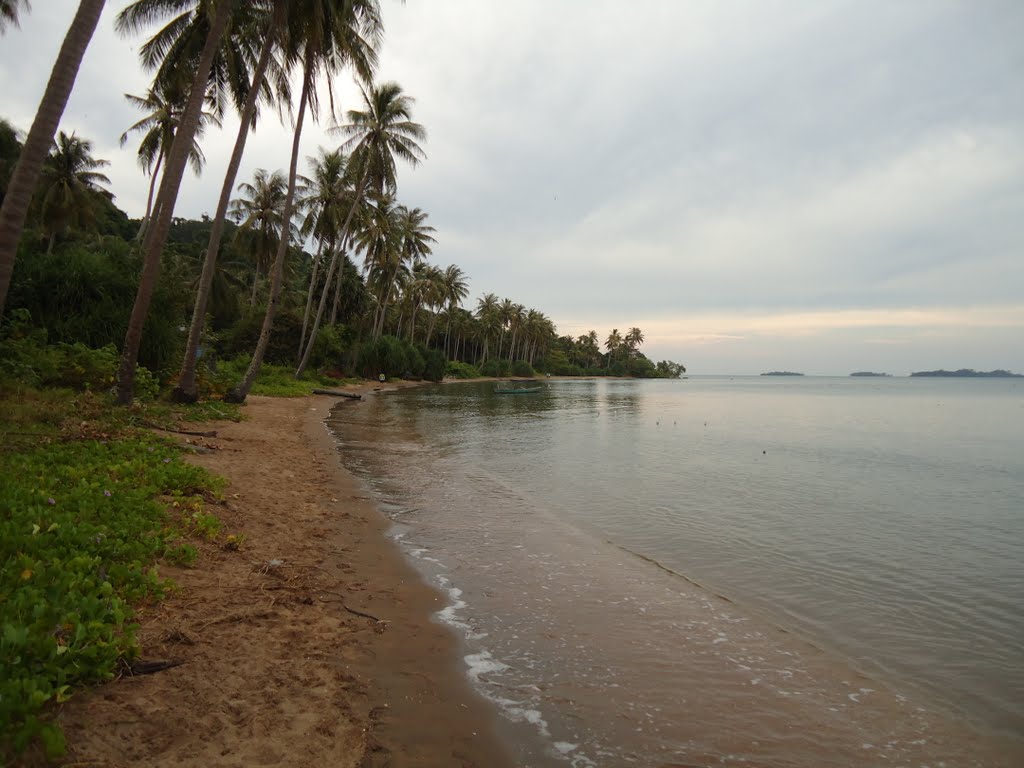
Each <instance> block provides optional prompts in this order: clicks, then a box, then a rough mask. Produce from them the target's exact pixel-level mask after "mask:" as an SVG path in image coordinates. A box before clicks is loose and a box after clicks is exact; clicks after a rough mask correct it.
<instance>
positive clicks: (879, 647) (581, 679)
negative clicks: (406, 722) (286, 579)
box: [327, 376, 1024, 768]
mask: <svg viewBox="0 0 1024 768" xmlns="http://www.w3.org/2000/svg"><path fill="white" fill-rule="evenodd" d="M496 386H497V385H496V384H495V383H494V382H468V383H452V384H443V385H436V386H424V387H417V388H410V389H403V390H397V391H389V392H381V393H378V394H376V395H374V396H372V397H370V398H368V399H367V400H365V401H363V402H359V403H343V404H340V405H339V406H338V407H336V408H335V409H334V410H333V411H332V413H331V416H330V418H329V419H328V422H327V423H328V427H329V428H330V430H331V431H332V433H333V434H334V436H335V439H336V442H337V446H338V453H339V456H340V459H341V461H342V463H343V464H344V465H345V466H346V467H347V468H348V469H350V470H352V471H353V472H355V473H356V474H357V475H358V476H359V477H360V478H362V480H363V482H364V483H365V484H366V486H367V488H368V489H369V491H370V492H371V493H372V494H373V497H374V498H375V499H376V501H377V503H378V504H379V506H380V509H381V510H382V511H383V512H384V513H385V514H386V515H387V516H388V517H389V518H390V519H391V521H392V523H393V525H392V528H391V535H392V536H393V537H394V538H395V539H396V540H397V541H398V542H399V543H400V545H401V547H402V549H403V551H404V552H405V553H406V555H407V556H408V557H409V558H410V559H411V560H412V561H413V562H414V564H415V565H416V567H417V568H418V569H419V570H420V572H421V573H422V575H423V577H424V578H425V579H426V580H428V581H429V582H431V583H433V584H434V585H435V586H436V587H437V588H438V589H439V590H440V591H441V593H442V594H443V595H444V596H445V597H446V600H444V601H442V602H441V603H439V611H438V613H437V615H436V618H437V620H438V621H440V622H445V623H447V624H448V625H450V626H451V627H452V629H453V631H454V632H456V633H457V635H458V637H459V643H460V647H461V654H462V656H463V658H464V661H465V671H466V674H467V675H468V676H469V678H470V679H471V680H472V681H473V683H474V685H475V686H476V688H477V690H478V691H480V693H481V694H482V695H483V696H485V697H486V698H487V699H489V700H490V701H492V702H494V704H495V706H496V707H497V709H498V711H499V712H500V713H501V717H500V728H499V730H500V731H501V733H502V738H504V739H505V740H506V743H507V744H508V745H509V749H510V751H511V753H512V754H513V756H514V758H515V759H516V761H517V763H518V764H520V765H523V766H574V767H575V768H589V767H592V766H628V765H637V766H666V767H667V766H676V767H689V766H711V765H714V766H719V765H723V766H766V767H767V766H772V768H779V767H789V766H792V767H793V768H812V767H813V768H828V767H829V766H916V767H920V768H926V767H927V768H940V766H948V767H949V768H954V767H959V766H1007V767H1010V766H1013V767H1016V768H1019V766H1024V379H922V378H898V377H885V378H882V377H864V378H845V377H844V378H838V377H837V378H826V377H811V376H803V377H770V376H769V377H758V376H749V377H742V376H735V377H714V376H690V377H689V378H687V379H679V380H625V379H574V380H557V379H550V380H546V381H544V382H543V384H542V386H543V389H542V390H541V391H540V392H537V393H535V394H522V395H502V394H498V393H496V392H495V389H496Z"/></svg>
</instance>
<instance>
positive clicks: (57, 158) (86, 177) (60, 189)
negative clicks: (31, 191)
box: [39, 131, 110, 253]
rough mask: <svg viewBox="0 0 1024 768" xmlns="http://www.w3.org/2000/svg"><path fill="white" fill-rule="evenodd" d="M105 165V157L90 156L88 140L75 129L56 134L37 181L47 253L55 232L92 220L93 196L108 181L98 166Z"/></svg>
mask: <svg viewBox="0 0 1024 768" xmlns="http://www.w3.org/2000/svg"><path fill="white" fill-rule="evenodd" d="M108 165H110V163H108V162H107V161H106V160H99V159H97V158H94V157H93V156H92V142H91V141H87V140H84V139H80V138H78V137H77V136H76V135H75V134H74V133H72V134H71V135H70V136H68V135H67V134H66V133H64V131H61V132H60V133H58V134H57V142H56V144H55V145H54V148H53V152H52V153H51V154H50V157H49V158H47V161H46V165H45V166H43V173H42V178H41V180H40V184H39V194H40V197H41V200H42V217H43V229H44V230H45V231H46V233H47V234H48V235H49V237H50V242H49V245H48V246H47V248H46V252H47V253H50V252H51V251H52V250H53V243H54V241H55V240H56V239H57V235H59V234H63V233H64V232H66V231H67V229H68V227H69V226H71V225H75V226H78V227H82V226H86V225H88V224H90V223H91V222H92V218H93V210H94V199H93V197H92V196H93V195H94V194H96V193H97V192H100V186H99V185H100V184H110V179H108V178H107V177H106V176H104V175H103V174H102V173H100V172H99V170H98V169H99V168H104V167H106V166H108Z"/></svg>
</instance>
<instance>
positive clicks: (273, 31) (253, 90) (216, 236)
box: [171, 0, 290, 402]
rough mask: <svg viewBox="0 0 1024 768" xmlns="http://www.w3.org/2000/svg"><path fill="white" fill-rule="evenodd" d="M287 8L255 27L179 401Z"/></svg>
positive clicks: (279, 3) (187, 387) (192, 388)
mask: <svg viewBox="0 0 1024 768" xmlns="http://www.w3.org/2000/svg"><path fill="white" fill-rule="evenodd" d="M287 10H288V3H287V2H285V0H273V2H272V4H271V6H270V8H269V9H268V10H267V12H266V13H265V15H264V20H263V24H254V25H253V27H252V31H253V32H255V34H254V35H251V36H252V37H259V35H260V34H262V37H263V45H262V48H261V49H260V55H259V60H258V61H257V63H256V68H255V70H254V71H253V75H252V80H251V82H250V83H249V85H248V89H247V91H246V95H245V99H244V103H243V105H242V108H241V110H240V121H239V126H238V135H237V136H236V138H235V146H234V149H233V150H232V152H231V159H230V160H229V161H228V169H227V172H226V173H225V174H224V182H223V184H222V185H221V191H220V198H219V200H218V201H217V212H216V214H214V217H213V224H212V226H211V227H210V239H209V242H208V243H207V246H206V253H205V256H204V258H203V271H202V274H201V275H200V277H199V281H198V284H197V287H196V303H195V306H194V307H193V309H192V322H191V324H190V325H189V332H188V341H187V342H186V343H185V354H184V356H183V359H182V363H181V371H180V372H179V374H178V385H177V386H176V387H175V388H174V391H173V393H172V395H171V396H172V398H173V399H174V400H177V401H179V402H195V400H196V399H197V397H198V392H197V390H196V360H197V356H198V351H199V339H200V336H201V334H202V331H203V327H204V325H205V324H206V309H207V304H208V303H209V300H210V291H211V288H212V285H213V280H214V275H215V274H216V272H217V254H218V253H219V252H220V244H221V239H222V238H223V236H224V222H225V220H226V218H227V212H228V206H229V204H230V200H231V193H232V191H233V190H234V186H235V180H236V179H237V177H238V169H239V168H240V167H241V164H242V156H243V154H244V153H245V144H246V141H247V139H248V136H249V129H250V127H251V126H253V125H254V124H255V122H256V114H257V106H258V102H259V97H260V94H261V92H263V91H264V90H265V89H266V86H267V73H268V72H269V71H270V67H271V65H272V63H274V62H273V56H272V54H273V51H274V50H275V48H276V47H277V45H278V41H279V39H280V36H281V32H282V30H283V29H284V26H285V23H286V21H287ZM274 71H275V73H276V75H277V76H276V77H275V85H276V88H275V90H276V92H277V96H278V104H286V103H288V101H289V98H290V92H289V89H288V80H287V77H286V75H285V72H284V68H283V67H277V66H275V67H274ZM265 95H266V96H267V98H268V100H270V98H271V96H272V95H273V94H270V93H268V94H265Z"/></svg>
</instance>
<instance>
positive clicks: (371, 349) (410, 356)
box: [356, 336, 427, 379]
mask: <svg viewBox="0 0 1024 768" xmlns="http://www.w3.org/2000/svg"><path fill="white" fill-rule="evenodd" d="M426 367H427V361H426V359H425V358H424V356H423V354H422V353H421V352H420V351H419V350H418V349H416V347H414V346H413V345H412V344H410V343H409V342H408V341H405V340H403V339H397V338H395V337H394V336H381V337H380V338H379V339H377V341H371V342H367V343H365V344H363V346H362V348H361V349H360V350H359V358H358V361H357V363H356V371H357V372H358V373H359V375H361V376H362V377H363V378H365V379H375V378H377V376H378V375H379V374H381V373H383V374H385V375H386V376H388V377H389V378H412V379H419V378H422V377H423V375H424V371H425V370H426Z"/></svg>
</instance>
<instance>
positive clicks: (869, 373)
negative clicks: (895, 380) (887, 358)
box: [850, 371, 892, 376]
mask: <svg viewBox="0 0 1024 768" xmlns="http://www.w3.org/2000/svg"><path fill="white" fill-rule="evenodd" d="M850 375H851V376H892V374H891V373H875V372H874V371H854V372H853V373H851V374H850Z"/></svg>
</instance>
